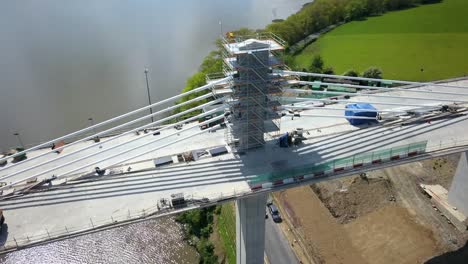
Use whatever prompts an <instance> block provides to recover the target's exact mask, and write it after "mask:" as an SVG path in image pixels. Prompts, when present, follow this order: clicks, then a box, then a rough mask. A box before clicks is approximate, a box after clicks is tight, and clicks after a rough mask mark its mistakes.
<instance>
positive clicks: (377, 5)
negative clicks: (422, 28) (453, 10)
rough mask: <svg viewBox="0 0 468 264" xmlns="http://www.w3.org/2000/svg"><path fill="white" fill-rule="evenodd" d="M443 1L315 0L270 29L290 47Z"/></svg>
mask: <svg viewBox="0 0 468 264" xmlns="http://www.w3.org/2000/svg"><path fill="white" fill-rule="evenodd" d="M441 1H442V0H315V1H314V2H312V3H310V4H306V5H304V7H303V8H302V9H301V10H300V11H299V12H297V13H296V14H293V15H291V16H289V17H288V18H287V19H285V20H275V22H273V23H271V24H269V25H268V26H267V27H266V30H267V31H271V32H273V33H275V34H277V35H279V36H280V37H281V38H283V39H284V40H285V41H287V42H288V43H289V44H290V45H292V44H294V43H296V42H298V41H300V40H302V39H304V38H305V37H307V36H308V35H310V34H313V33H317V32H320V31H321V30H324V29H326V28H327V27H329V26H331V25H336V24H339V23H345V22H349V21H352V20H361V19H364V18H365V17H368V16H374V15H381V14H383V13H385V12H387V11H393V10H399V9H405V8H410V7H414V6H418V5H421V4H429V3H436V2H441Z"/></svg>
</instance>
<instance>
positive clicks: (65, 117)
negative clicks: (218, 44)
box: [0, 0, 308, 150]
mask: <svg viewBox="0 0 468 264" xmlns="http://www.w3.org/2000/svg"><path fill="white" fill-rule="evenodd" d="M306 2H308V1H307V0H236V1H227V0H226V1H220V0H171V1H167V0H165V1H162V0H126V1H123V0H122V1H117V0H99V1H96V0H79V1H78V0H76V1H71V0H67V1H64V0H41V1H36V0H6V1H1V2H0V91H1V94H0V122H1V124H0V150H6V149H7V148H8V147H12V146H14V145H17V144H18V141H17V139H16V137H15V136H13V133H15V132H20V135H21V137H22V140H23V141H24V143H25V144H26V145H30V144H33V143H39V142H44V141H46V140H48V139H52V138H55V137H58V136H62V135H64V134H65V133H68V132H72V131H75V130H77V129H81V128H83V127H86V126H88V125H89V121H88V118H93V119H94V120H95V121H96V122H99V121H103V120H105V119H108V118H111V117H114V116H116V115H119V114H123V113H125V112H128V111H130V110H133V109H136V108H139V107H142V106H145V105H147V103H148V99H147V92H146V83H145V75H144V68H145V67H148V68H149V70H150V73H149V79H150V86H151V96H152V100H153V102H155V101H158V100H161V99H164V98H167V97H170V96H173V95H176V94H178V93H179V92H180V90H181V89H182V88H183V87H184V84H185V80H186V79H187V77H188V76H189V75H191V74H193V73H194V72H195V71H196V70H197V67H198V65H199V64H200V63H201V60H202V58H203V57H204V56H205V55H206V54H207V53H208V52H209V51H210V50H212V49H213V47H214V44H213V42H214V40H215V39H216V37H217V36H218V35H219V34H220V31H221V26H220V24H219V21H222V30H223V31H224V32H226V31H229V30H233V29H237V28H239V27H250V28H262V27H264V26H265V25H266V24H268V23H269V22H270V21H271V20H272V19H275V18H285V17H287V16H288V15H290V14H291V13H294V12H296V11H297V10H299V9H300V8H301V6H302V5H303V4H304V3H306Z"/></svg>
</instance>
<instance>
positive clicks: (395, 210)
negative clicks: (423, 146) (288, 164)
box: [274, 155, 468, 264]
mask: <svg viewBox="0 0 468 264" xmlns="http://www.w3.org/2000/svg"><path fill="white" fill-rule="evenodd" d="M458 158H459V156H458V155H454V156H448V157H443V158H437V159H433V160H427V161H423V162H417V163H412V164H406V165H402V166H398V167H393V168H389V169H385V170H380V171H374V172H370V173H367V174H366V175H356V176H351V177H347V178H343V179H339V180H333V181H326V182H322V183H318V184H314V185H312V186H305V187H300V188H294V189H289V190H286V191H281V192H277V193H275V194H274V197H275V200H276V202H277V204H278V205H279V207H280V209H281V212H282V213H283V217H284V218H285V220H286V221H285V225H287V226H288V227H287V228H285V230H289V231H286V232H289V233H290V234H289V235H288V237H294V238H293V239H292V244H294V248H295V250H302V251H303V252H305V254H302V255H304V257H303V259H302V262H303V263H317V264H318V263H382V264H387V263H388V264H390V263H392V264H393V263H468V253H467V252H468V246H467V245H465V243H466V241H467V239H468V235H467V234H466V232H465V233H462V232H460V231H458V230H457V229H456V228H455V227H454V226H453V225H451V224H450V223H449V222H448V221H447V219H446V218H445V217H443V216H442V215H441V214H440V213H439V212H438V211H437V210H435V209H434V208H433V205H432V203H431V200H430V198H428V197H427V196H426V195H424V194H423V192H422V191H421V189H420V187H419V183H425V184H440V185H442V186H444V187H445V188H447V189H449V188H450V183H451V180H452V177H453V174H454V171H455V168H456V164H457V162H458ZM296 245H297V246H296ZM299 248H300V249H299ZM447 257H449V258H447Z"/></svg>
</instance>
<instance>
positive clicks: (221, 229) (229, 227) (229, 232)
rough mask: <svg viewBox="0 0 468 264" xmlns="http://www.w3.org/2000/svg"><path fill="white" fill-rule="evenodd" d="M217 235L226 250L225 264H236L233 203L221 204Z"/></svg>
mask: <svg viewBox="0 0 468 264" xmlns="http://www.w3.org/2000/svg"><path fill="white" fill-rule="evenodd" d="M218 233H219V235H220V237H221V240H222V242H223V244H224V248H225V250H226V258H227V263H228V264H231V263H236V215H235V212H234V203H227V204H223V206H222V207H221V214H220V215H219V218H218Z"/></svg>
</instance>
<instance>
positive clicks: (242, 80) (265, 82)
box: [207, 33, 287, 151]
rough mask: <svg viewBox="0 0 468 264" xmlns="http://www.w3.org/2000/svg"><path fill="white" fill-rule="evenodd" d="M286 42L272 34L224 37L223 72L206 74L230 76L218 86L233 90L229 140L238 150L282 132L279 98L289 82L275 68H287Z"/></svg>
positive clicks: (245, 148)
mask: <svg viewBox="0 0 468 264" xmlns="http://www.w3.org/2000/svg"><path fill="white" fill-rule="evenodd" d="M284 44H285V42H284V41H283V40H281V39H280V38H279V37H277V36H276V35H274V34H271V33H265V34H256V35H253V36H236V37H232V38H222V45H223V47H224V49H225V51H224V52H223V53H222V57H223V62H224V65H223V75H219V76H217V75H210V76H207V81H208V82H210V81H213V80H215V79H217V78H221V77H225V76H229V77H231V78H229V80H227V81H226V82H224V83H223V84H219V85H218V86H219V87H216V88H215V89H228V90H229V91H230V98H229V99H227V100H226V102H227V103H228V105H229V108H228V111H229V112H228V113H226V115H227V116H228V120H229V123H228V124H227V129H226V142H227V143H228V144H229V145H230V146H231V147H232V148H233V149H235V150H237V151H245V150H247V149H251V148H256V147H261V146H263V145H264V144H265V140H267V139H271V138H274V137H275V136H277V135H278V134H279V131H280V125H281V122H280V121H281V116H280V115H279V114H278V113H277V108H278V106H280V105H281V104H280V103H279V102H278V100H277V99H276V98H277V97H280V95H281V94H282V91H283V89H282V85H283V84H284V83H287V82H286V77H285V76H282V75H280V74H276V73H274V72H273V70H274V69H286V67H285V65H284V64H283V63H282V62H281V60H280V59H279V58H278V55H279V54H278V53H280V52H282V51H283V50H284Z"/></svg>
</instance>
